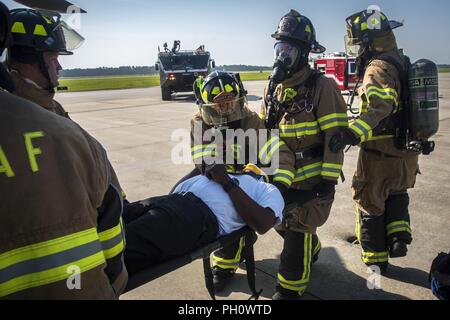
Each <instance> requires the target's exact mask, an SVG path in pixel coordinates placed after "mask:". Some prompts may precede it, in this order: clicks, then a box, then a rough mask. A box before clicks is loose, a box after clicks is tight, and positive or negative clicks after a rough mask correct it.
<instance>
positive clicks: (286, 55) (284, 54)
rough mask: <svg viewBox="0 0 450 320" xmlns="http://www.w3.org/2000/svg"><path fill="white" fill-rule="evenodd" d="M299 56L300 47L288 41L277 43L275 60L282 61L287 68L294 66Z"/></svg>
mask: <svg viewBox="0 0 450 320" xmlns="http://www.w3.org/2000/svg"><path fill="white" fill-rule="evenodd" d="M297 57H298V49H297V48H296V47H294V46H293V45H291V44H289V43H286V42H278V43H277V44H275V60H279V61H281V62H282V63H283V64H284V65H285V66H286V67H287V68H289V67H292V66H293V64H294V62H295V61H296V60H297Z"/></svg>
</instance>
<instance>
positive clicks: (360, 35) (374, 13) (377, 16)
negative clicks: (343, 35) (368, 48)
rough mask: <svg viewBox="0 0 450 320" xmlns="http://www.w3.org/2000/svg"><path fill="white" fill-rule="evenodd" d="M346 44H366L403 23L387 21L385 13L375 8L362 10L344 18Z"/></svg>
mask: <svg viewBox="0 0 450 320" xmlns="http://www.w3.org/2000/svg"><path fill="white" fill-rule="evenodd" d="M346 21H347V37H348V40H347V43H348V45H368V44H369V43H371V42H372V41H373V40H374V39H375V38H378V37H381V36H383V35H385V34H386V33H388V32H390V31H392V30H393V29H395V28H398V27H401V26H403V23H400V22H397V21H389V19H388V18H387V17H386V15H385V14H384V13H383V12H381V11H378V10H376V9H372V10H371V9H368V10H363V11H360V12H358V13H355V14H353V15H351V16H350V17H348V18H347V19H346Z"/></svg>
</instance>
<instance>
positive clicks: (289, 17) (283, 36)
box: [272, 10, 326, 53]
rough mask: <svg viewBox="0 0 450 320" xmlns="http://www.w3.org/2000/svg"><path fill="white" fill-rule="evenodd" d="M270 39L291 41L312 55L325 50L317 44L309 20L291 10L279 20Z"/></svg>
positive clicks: (313, 29) (314, 32)
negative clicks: (306, 49)
mask: <svg viewBox="0 0 450 320" xmlns="http://www.w3.org/2000/svg"><path fill="white" fill-rule="evenodd" d="M272 38H275V39H277V40H281V41H293V42H295V43H296V44H298V45H300V46H302V47H306V48H308V49H309V51H310V52H312V53H323V52H325V50H326V49H325V47H323V46H322V45H320V44H319V43H318V42H317V40H316V30H315V28H314V26H313V24H312V22H311V20H309V19H308V18H307V17H305V16H302V15H301V14H300V13H298V12H297V11H295V10H291V11H290V12H289V13H288V14H286V15H285V16H283V18H281V21H280V24H279V25H278V30H277V31H276V32H275V33H274V34H273V35H272Z"/></svg>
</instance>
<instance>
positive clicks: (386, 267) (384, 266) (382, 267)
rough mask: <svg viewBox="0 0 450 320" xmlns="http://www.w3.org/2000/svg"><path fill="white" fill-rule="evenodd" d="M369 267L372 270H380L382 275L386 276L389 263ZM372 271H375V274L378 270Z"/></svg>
mask: <svg viewBox="0 0 450 320" xmlns="http://www.w3.org/2000/svg"><path fill="white" fill-rule="evenodd" d="M367 266H368V267H369V268H372V267H374V268H378V269H379V270H380V274H381V275H385V274H386V273H387V271H388V267H389V263H388V262H386V263H379V264H372V265H367ZM372 270H373V272H376V271H377V270H376V269H372Z"/></svg>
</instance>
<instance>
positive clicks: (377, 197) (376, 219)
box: [352, 149, 419, 267]
mask: <svg viewBox="0 0 450 320" xmlns="http://www.w3.org/2000/svg"><path fill="white" fill-rule="evenodd" d="M418 172H419V169H418V157H417V156H409V157H406V158H397V157H390V156H383V155H380V154H379V153H376V152H373V151H370V150H364V149H361V152H360V156H359V160H358V168H357V172H356V174H355V177H354V178H353V186H352V188H353V198H354V200H355V201H356V204H357V208H356V236H357V237H358V240H359V242H360V244H361V249H362V261H363V262H364V263H365V264H366V265H368V266H372V265H377V266H380V267H385V266H386V265H387V264H388V262H389V248H390V247H391V246H392V245H393V244H394V242H395V241H398V240H400V241H402V242H404V243H405V244H411V242H412V231H411V219H410V215H409V209H408V207H409V196H408V193H407V190H408V189H410V188H413V187H414V184H415V181H416V175H417V173H418Z"/></svg>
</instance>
